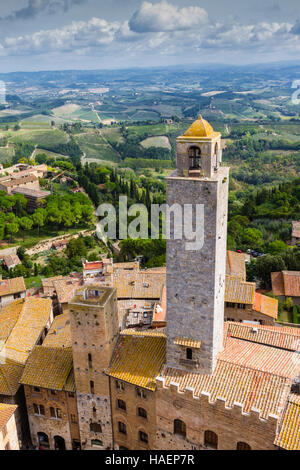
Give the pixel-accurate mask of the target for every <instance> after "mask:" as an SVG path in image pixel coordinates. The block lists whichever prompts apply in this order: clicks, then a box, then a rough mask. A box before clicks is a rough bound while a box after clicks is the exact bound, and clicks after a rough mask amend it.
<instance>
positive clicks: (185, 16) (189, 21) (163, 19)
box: [129, 0, 208, 33]
mask: <svg viewBox="0 0 300 470" xmlns="http://www.w3.org/2000/svg"><path fill="white" fill-rule="evenodd" d="M207 22H208V14H207V12H206V11H205V10H204V9H203V8H200V7H193V6H191V7H187V8H181V9H179V8H177V7H176V6H174V5H171V4H170V3H168V2H167V1H165V0H164V1H162V2H161V3H156V4H153V3H150V2H143V4H142V5H141V7H140V8H139V9H138V10H137V11H136V12H135V13H134V14H133V16H132V17H131V19H130V21H129V27H130V29H131V30H132V31H134V32H136V33H149V32H166V31H180V30H181V31H182V30H188V29H192V28H197V27H198V26H200V25H203V24H205V23H207Z"/></svg>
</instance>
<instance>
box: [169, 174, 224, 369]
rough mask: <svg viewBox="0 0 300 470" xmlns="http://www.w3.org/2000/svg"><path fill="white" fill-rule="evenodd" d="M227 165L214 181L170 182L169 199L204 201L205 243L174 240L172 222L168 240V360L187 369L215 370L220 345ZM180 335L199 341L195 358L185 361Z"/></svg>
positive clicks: (200, 202)
mask: <svg viewBox="0 0 300 470" xmlns="http://www.w3.org/2000/svg"><path fill="white" fill-rule="evenodd" d="M228 175H229V169H228V168H221V169H220V170H219V171H218V172H217V173H215V175H214V179H210V180H208V179H207V180H205V179H200V178H179V177H176V176H171V177H169V178H168V180H167V203H168V204H169V206H172V205H173V204H176V203H178V204H180V205H184V204H194V205H195V204H203V205H204V246H203V248H202V249H201V250H198V251H187V250H186V247H185V243H186V241H188V240H186V239H185V237H183V239H182V240H174V239H173V238H174V223H172V221H171V237H170V239H169V240H167V266H168V269H167V364H168V365H169V366H171V367H179V368H183V369H186V370H194V371H198V372H201V373H207V374H209V373H211V372H212V369H213V367H214V364H215V360H216V355H217V353H218V352H219V351H220V350H221V349H222V334H223V322H224V291H225V262H226V224H227V197H228V179H229V178H228ZM176 337H185V338H191V339H194V340H200V341H201V348H200V349H199V350H195V351H193V353H194V354H193V362H192V363H191V364H190V366H189V365H188V363H187V361H185V363H183V362H182V358H181V355H182V348H181V347H180V346H177V345H175V344H174V340H175V338H176Z"/></svg>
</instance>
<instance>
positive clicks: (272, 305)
mask: <svg viewBox="0 0 300 470" xmlns="http://www.w3.org/2000/svg"><path fill="white" fill-rule="evenodd" d="M253 310H255V311H256V312H260V313H263V314H264V315H267V316H268V317H272V318H277V316H278V300H277V299H272V297H268V296H267V295H262V294H259V293H258V292H255V298H254V304H253Z"/></svg>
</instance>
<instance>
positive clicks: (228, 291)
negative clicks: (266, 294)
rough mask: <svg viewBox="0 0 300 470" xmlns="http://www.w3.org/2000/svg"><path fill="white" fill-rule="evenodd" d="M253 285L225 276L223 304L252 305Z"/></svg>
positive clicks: (252, 283)
mask: <svg viewBox="0 0 300 470" xmlns="http://www.w3.org/2000/svg"><path fill="white" fill-rule="evenodd" d="M254 295H255V283H254V282H245V281H242V280H241V279H240V278H238V277H235V276H228V275H226V285H225V302H233V303H241V304H251V305H252V304H253V302H254Z"/></svg>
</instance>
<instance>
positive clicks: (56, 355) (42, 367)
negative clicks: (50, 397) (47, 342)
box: [20, 346, 74, 391]
mask: <svg viewBox="0 0 300 470" xmlns="http://www.w3.org/2000/svg"><path fill="white" fill-rule="evenodd" d="M72 364H73V356H72V348H62V347H58V348H54V347H48V346H47V347H45V346H35V347H34V349H33V351H32V353H31V354H30V356H29V358H28V361H27V363H26V366H25V369H24V373H23V375H22V378H21V380H20V382H21V383H22V384H24V385H31V386H33V387H41V388H47V389H50V390H64V389H65V388H64V387H65V385H66V382H68V383H67V385H68V386H69V387H70V385H71V383H72V381H70V380H68V379H69V375H70V373H71V372H72ZM69 391H74V390H69Z"/></svg>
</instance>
